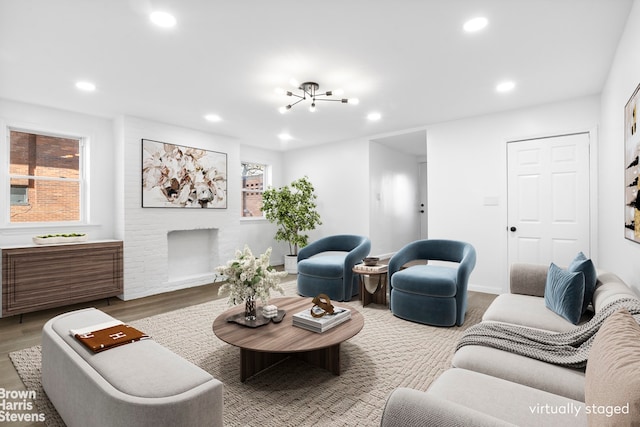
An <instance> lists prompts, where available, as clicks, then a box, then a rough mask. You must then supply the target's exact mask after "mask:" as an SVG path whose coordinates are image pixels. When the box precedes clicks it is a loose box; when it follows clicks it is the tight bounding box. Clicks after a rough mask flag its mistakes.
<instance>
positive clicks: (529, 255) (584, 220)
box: [507, 133, 591, 265]
mask: <svg viewBox="0 0 640 427" xmlns="http://www.w3.org/2000/svg"><path fill="white" fill-rule="evenodd" d="M507 165H508V219H509V224H508V226H509V228H510V230H513V231H509V233H508V234H509V239H508V247H509V263H510V264H511V263H514V262H531V263H538V264H548V263H550V262H555V263H557V264H559V265H567V264H568V263H569V262H570V261H571V260H572V259H573V258H574V257H575V255H576V254H577V253H578V252H579V251H582V252H584V253H585V255H587V256H589V253H590V240H591V239H590V235H589V230H590V225H589V221H590V215H589V194H590V188H589V175H590V174H589V134H588V133H581V134H572V135H562V136H554V137H549V138H540V139H531V140H525V141H516V142H509V143H508V144H507Z"/></svg>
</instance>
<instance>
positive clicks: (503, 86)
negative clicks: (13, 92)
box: [496, 81, 516, 92]
mask: <svg viewBox="0 0 640 427" xmlns="http://www.w3.org/2000/svg"><path fill="white" fill-rule="evenodd" d="M515 87H516V84H515V83H514V82H512V81H506V82H502V83H499V84H498V85H497V86H496V90H497V91H498V92H509V91H510V90H513V88H515Z"/></svg>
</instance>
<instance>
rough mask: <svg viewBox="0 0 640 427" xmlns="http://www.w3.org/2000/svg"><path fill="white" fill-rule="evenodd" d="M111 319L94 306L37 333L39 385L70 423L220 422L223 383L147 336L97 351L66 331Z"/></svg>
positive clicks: (197, 426) (192, 426) (120, 426)
mask: <svg viewBox="0 0 640 427" xmlns="http://www.w3.org/2000/svg"><path fill="white" fill-rule="evenodd" d="M114 320H115V319H114V318H113V317H111V316H109V315H107V314H105V313H103V312H102V311H100V310H96V309H94V308H89V309H84V310H78V311H73V312H70V313H65V314H61V315H59V316H57V317H54V318H53V319H51V320H49V321H48V322H47V323H46V324H45V325H44V328H43V331H42V386H43V388H44V390H45V392H46V394H47V396H48V397H49V400H51V402H52V403H53V405H54V406H55V408H56V410H57V411H58V413H59V414H60V416H61V417H62V419H63V420H64V422H65V424H66V425H67V426H69V427H75V426H78V427H87V426H96V427H98V426H99V427H128V426H131V425H132V420H135V425H136V426H149V427H159V426H167V427H169V426H172V427H173V426H189V427H202V426H212V427H217V426H222V416H223V412H222V411H223V398H222V394H223V384H222V383H221V382H220V381H218V380H216V379H215V378H213V377H212V376H211V375H210V374H209V373H207V372H205V371H203V370H202V369H200V368H199V367H197V366H195V365H194V364H192V363H190V362H188V361H186V360H185V359H183V358H182V357H180V356H178V355H176V354H175V353H173V352H171V351H169V350H168V349H166V348H164V347H163V346H161V345H160V344H158V343H157V342H155V341H153V339H146V340H143V341H137V342H134V343H130V344H126V345H122V346H119V347H116V348H112V349H109V350H106V351H102V352H99V353H93V352H92V351H91V350H89V349H88V348H86V347H85V346H84V345H83V344H81V343H80V342H79V341H78V340H77V339H76V338H75V337H73V336H71V334H70V332H69V331H70V330H71V329H80V328H86V327H90V326H92V325H98V324H103V323H104V322H110V321H114Z"/></svg>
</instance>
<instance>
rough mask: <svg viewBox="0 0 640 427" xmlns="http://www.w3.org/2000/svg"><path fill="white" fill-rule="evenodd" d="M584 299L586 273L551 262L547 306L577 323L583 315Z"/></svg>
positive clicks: (547, 287) (547, 284)
mask: <svg viewBox="0 0 640 427" xmlns="http://www.w3.org/2000/svg"><path fill="white" fill-rule="evenodd" d="M583 300H584V274H582V273H581V272H576V273H572V272H569V271H567V270H563V269H561V268H560V267H558V266H557V265H555V264H554V263H551V265H550V266H549V272H548V273H547V283H546V285H545V288H544V304H545V305H546V306H547V308H549V309H550V310H552V311H553V312H554V313H557V314H559V315H560V316H562V317H564V318H565V319H567V320H568V321H569V322H571V323H573V324H574V325H577V324H578V322H579V321H580V316H581V315H582V302H583Z"/></svg>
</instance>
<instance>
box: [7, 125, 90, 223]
mask: <svg viewBox="0 0 640 427" xmlns="http://www.w3.org/2000/svg"><path fill="white" fill-rule="evenodd" d="M82 144H83V141H82V138H73V137H67V136H52V135H44V134H39V133H34V132H30V131H23V130H10V131H9V147H10V155H9V186H10V212H9V218H10V219H9V222H10V223H30V222H35V223H39V222H78V221H81V220H82V219H83V218H82V216H83V215H82V205H81V197H82V196H81V195H82V185H83V183H82V168H81V165H82V158H81V153H82Z"/></svg>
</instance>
